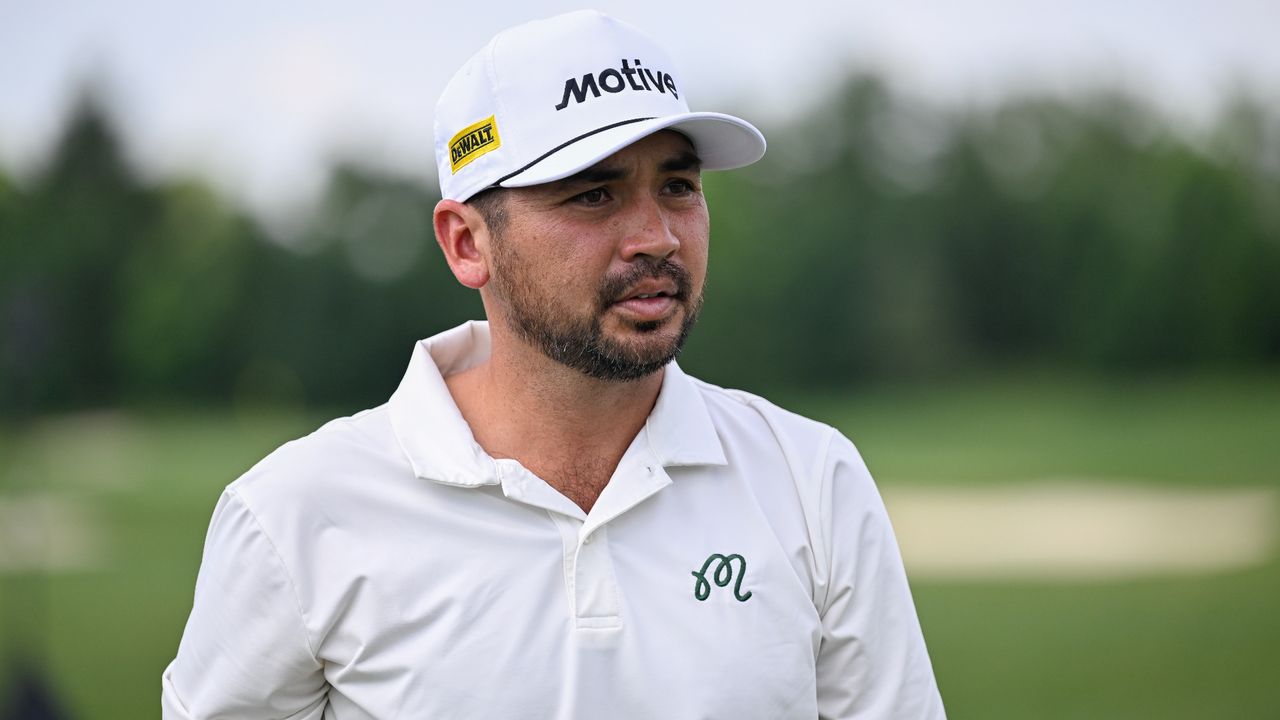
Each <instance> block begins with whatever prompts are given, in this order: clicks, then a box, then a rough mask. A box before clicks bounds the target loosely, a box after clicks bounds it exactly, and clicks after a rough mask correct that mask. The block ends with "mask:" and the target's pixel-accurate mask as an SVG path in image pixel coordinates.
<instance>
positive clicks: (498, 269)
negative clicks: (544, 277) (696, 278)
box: [490, 240, 702, 382]
mask: <svg viewBox="0 0 1280 720" xmlns="http://www.w3.org/2000/svg"><path fill="white" fill-rule="evenodd" d="M505 245H506V243H505V242H502V241H501V240H498V241H497V242H496V243H495V254H494V261H495V267H494V272H493V274H492V276H491V278H490V282H491V284H492V286H493V290H494V294H495V296H496V297H497V299H498V301H499V303H500V304H501V305H502V307H503V309H504V311H505V313H506V316H507V320H508V321H509V324H510V326H511V328H512V329H514V330H515V332H516V334H517V335H518V336H519V337H520V338H521V339H522V340H524V341H525V342H527V343H529V344H530V345H533V346H534V347H536V348H538V349H539V350H540V351H541V352H542V354H544V355H546V356H547V357H549V358H551V359H552V360H555V361H556V362H558V363H560V364H562V365H566V366H568V367H571V368H573V369H574V370H577V371H579V372H581V373H583V374H585V375H587V376H589V377H593V378H596V379H599V380H608V381H614V382H623V381H628V380H638V379H640V378H643V377H646V376H649V375H652V374H653V373H655V372H657V371H658V370H660V369H662V368H663V367H664V366H666V365H667V363H669V362H671V361H672V360H674V359H675V358H676V356H678V355H679V354H680V350H681V349H683V347H684V342H685V340H686V339H687V338H688V337H689V332H690V331H691V330H692V329H693V325H694V323H696V322H697V320H698V313H699V312H700V311H701V309H702V294H701V293H699V294H698V295H697V296H696V297H691V294H692V292H693V290H692V286H693V283H692V280H691V278H690V277H689V272H688V271H687V270H685V269H684V267H683V266H681V265H679V264H677V263H674V262H672V261H671V260H669V259H666V258H663V259H661V260H655V259H652V258H647V257H644V258H641V259H640V260H637V261H636V263H635V264H634V265H632V266H631V267H630V268H628V269H627V270H625V271H623V272H620V273H617V274H615V275H612V276H609V277H606V278H605V279H604V281H603V282H602V283H601V285H600V287H599V289H598V290H597V293H596V308H595V311H594V312H592V313H591V314H590V315H589V316H583V317H574V316H572V315H570V314H569V313H566V312H565V309H564V308H562V307H556V306H555V305H554V302H553V300H554V296H549V295H545V294H542V293H539V292H538V289H537V287H536V285H535V282H536V278H531V277H529V276H528V275H527V274H522V273H521V272H519V270H516V269H517V268H523V267H527V265H525V264H524V263H522V262H521V261H520V259H519V258H518V257H516V256H514V254H513V253H512V252H511V250H510V248H508V247H504V246H505ZM648 278H666V279H669V280H671V281H672V282H674V283H675V286H676V293H675V295H674V296H672V297H673V299H674V300H675V301H676V303H677V305H678V306H679V307H681V308H683V309H684V317H683V318H682V319H681V321H680V329H679V331H678V332H677V333H676V335H675V337H670V336H669V335H664V334H663V332H662V330H663V327H664V326H666V325H668V324H669V323H670V321H669V320H658V321H653V322H627V321H624V322H626V325H627V326H628V327H629V328H630V329H631V330H633V331H634V332H635V333H636V334H637V335H638V336H639V337H637V338H633V339H632V340H630V341H624V340H620V339H616V338H613V337H610V336H609V335H607V334H606V333H605V331H604V327H603V322H604V316H605V313H606V312H607V311H608V310H609V307H610V306H611V305H613V303H615V302H617V301H618V300H620V299H622V297H623V295H624V294H625V293H626V292H627V291H628V290H629V289H630V288H632V287H633V286H635V284H636V283H638V282H640V281H641V280H644V279H648Z"/></svg>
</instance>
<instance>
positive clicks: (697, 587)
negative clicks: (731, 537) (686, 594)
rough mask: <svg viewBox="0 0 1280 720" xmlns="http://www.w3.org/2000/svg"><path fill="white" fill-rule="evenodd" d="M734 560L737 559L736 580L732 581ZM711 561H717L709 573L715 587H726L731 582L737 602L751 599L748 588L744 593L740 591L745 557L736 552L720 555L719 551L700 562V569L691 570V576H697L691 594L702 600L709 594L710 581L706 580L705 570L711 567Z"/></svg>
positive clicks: (745, 569)
mask: <svg viewBox="0 0 1280 720" xmlns="http://www.w3.org/2000/svg"><path fill="white" fill-rule="evenodd" d="M735 560H736V561H738V568H737V569H738V572H737V580H736V581H734V572H733V570H734V566H733V562H734V561H735ZM712 563H719V564H718V565H716V568H715V570H713V571H712V573H711V582H714V583H715V584H716V587H728V586H729V583H730V582H733V597H734V598H736V599H737V601H738V602H746V601H747V600H749V599H751V591H750V590H748V591H747V592H746V594H743V592H742V578H743V576H744V575H746V574H747V560H746V558H744V557H742V556H741V555H737V554H734V555H721V554H720V553H715V554H714V555H712V556H711V557H708V558H707V561H706V562H704V563H702V569H701V570H695V571H693V576H694V577H695V578H697V579H696V580H694V583H693V596H694V597H695V598H697V599H698V600H699V601H702V600H706V599H707V598H708V597H710V596H711V582H707V570H709V569H710V568H711V564H712Z"/></svg>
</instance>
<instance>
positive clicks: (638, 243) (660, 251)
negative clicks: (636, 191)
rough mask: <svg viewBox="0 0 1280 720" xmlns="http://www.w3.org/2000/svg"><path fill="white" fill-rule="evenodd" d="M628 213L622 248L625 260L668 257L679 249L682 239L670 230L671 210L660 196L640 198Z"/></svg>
mask: <svg viewBox="0 0 1280 720" xmlns="http://www.w3.org/2000/svg"><path fill="white" fill-rule="evenodd" d="M629 215H630V217H629V218H628V222H627V228H626V237H625V238H624V239H623V242H622V247H621V255H622V259H623V260H627V261H631V260H634V259H635V258H636V256H638V255H648V256H650V257H654V258H666V257H670V256H671V255H672V254H673V253H675V251H676V250H679V249H680V238H678V237H676V235H675V233H673V232H672V231H671V227H672V224H671V218H670V216H669V214H668V211H667V210H665V209H664V208H663V207H662V204H661V203H660V202H658V200H657V199H655V198H652V197H647V198H645V199H643V200H638V201H637V202H636V203H635V205H634V206H633V207H632V209H631V212H630V213H629Z"/></svg>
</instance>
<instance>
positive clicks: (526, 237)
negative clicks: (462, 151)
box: [487, 131, 710, 380]
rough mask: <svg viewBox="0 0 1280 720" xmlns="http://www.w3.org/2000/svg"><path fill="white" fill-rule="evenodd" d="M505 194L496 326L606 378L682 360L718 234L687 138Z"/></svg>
mask: <svg viewBox="0 0 1280 720" xmlns="http://www.w3.org/2000/svg"><path fill="white" fill-rule="evenodd" d="M504 194H505V197H504V198H503V200H504V202H505V208H504V210H505V212H506V216H507V219H506V222H505V223H503V224H502V227H501V230H500V233H499V234H498V235H496V236H494V237H493V238H492V243H491V247H492V253H491V278H490V282H489V285H488V286H487V288H488V293H489V295H490V297H491V298H492V300H493V303H492V305H493V310H494V311H497V312H496V313H495V312H493V311H491V312H490V319H491V320H493V321H497V322H502V323H504V324H505V325H506V326H507V327H508V328H509V329H511V330H512V331H513V332H514V333H515V334H516V335H517V336H518V337H520V338H521V339H523V340H524V341H525V342H528V343H529V344H531V345H533V346H535V347H537V348H539V349H540V350H541V351H542V352H543V353H544V354H546V355H547V356H548V357H550V358H552V359H554V360H556V361H558V362H561V363H563V364H565V365H568V366H569V367H572V368H574V369H576V370H579V371H581V372H583V373H586V374H587V375H590V376H592V377H595V378H600V379H605V380H634V379H637V378H640V377H644V376H646V375H649V374H651V373H653V372H656V371H657V370H659V369H660V368H662V366H664V365H666V364H667V363H668V362H670V361H671V360H672V359H673V358H674V357H675V356H676V355H677V354H678V353H679V352H680V348H681V346H682V345H683V343H684V340H685V337H686V336H687V335H688V333H689V330H690V329H691V328H692V327H693V324H694V321H695V320H696V319H697V315H698V310H699V309H700V308H701V305H702V290H703V283H704V280H705V277H706V267H707V242H708V239H709V235H710V223H709V219H708V215H707V206H706V202H705V201H704V199H703V196H702V181H701V175H700V173H699V163H698V159H697V157H696V156H695V155H694V154H693V147H692V145H690V144H689V141H688V140H687V139H686V138H685V137H684V136H683V135H680V134H678V133H675V132H670V131H664V132H659V133H656V134H654V135H651V136H649V137H647V138H644V139H642V140H640V141H638V142H636V143H635V144H633V145H630V146H628V147H626V148H624V149H623V150H620V151H619V152H617V153H615V154H613V155H611V156H609V157H608V158H606V159H605V160H603V161H601V162H600V163H598V164H596V165H594V166H592V167H590V168H588V169H587V170H584V171H582V172H580V173H578V174H577V175H574V176H572V177H569V178H566V179H564V180H561V181H558V182H553V183H548V184H545V185H538V186H534V187H529V188H512V189H509V190H506V191H504ZM495 315H496V317H495Z"/></svg>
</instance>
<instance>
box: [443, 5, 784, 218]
mask: <svg viewBox="0 0 1280 720" xmlns="http://www.w3.org/2000/svg"><path fill="white" fill-rule="evenodd" d="M664 128H671V129H673V130H678V131H680V132H681V133H683V134H684V135H686V136H687V137H688V138H689V140H690V142H692V143H693V146H694V150H695V152H697V154H698V157H699V158H700V159H701V160H702V167H703V169H704V170H728V169H731V168H736V167H742V166H744V165H750V164H751V163H753V162H755V161H756V160H759V159H760V158H761V157H762V156H763V155H764V149H765V141H764V136H763V135H761V134H760V131H759V130H757V129H756V128H755V127H754V126H752V125H751V123H748V122H747V121H745V120H741V119H739V118H736V117H733V116H731V115H724V114H722V113H712V112H689V103H688V100H687V99H686V97H685V93H684V85H683V84H682V83H681V76H680V75H679V74H678V73H677V72H676V69H675V66H674V64H672V62H671V59H670V58H669V57H667V54H666V53H665V52H663V51H662V48H660V47H658V45H657V44H655V43H654V42H653V41H652V40H650V39H649V38H648V37H646V36H645V35H644V34H642V33H641V32H640V31H639V30H637V29H635V28H633V27H631V26H630V25H627V24H626V23H623V22H620V21H618V20H615V19H614V18H611V17H609V16H607V15H604V14H602V13H599V12H596V11H594V10H580V11H578V12H571V13H567V14H564V15H557V16H556V17H553V18H549V19H546V20H538V21H535V22H530V23H525V24H524V25H518V26H516V27H513V28H510V29H508V30H504V31H503V32H500V33H498V34H497V35H496V36H494V38H493V39H492V40H490V41H489V44H488V45H486V46H485V47H484V48H483V49H481V50H480V52H478V53H476V54H475V55H474V56H472V58H471V59H470V60H468V61H467V63H466V64H465V65H463V66H462V69H460V70H458V72H457V74H456V75H454V76H453V79H452V80H450V81H449V84H448V86H446V87H445V89H444V92H443V93H442V94H441V95H440V100H439V102H437V103H436V120H435V143H436V166H437V169H438V171H439V173H440V194H441V196H442V197H445V198H451V199H454V200H459V201H465V200H466V199H467V198H470V197H471V196H472V195H475V194H476V193H478V192H480V191H481V190H485V189H487V188H490V187H495V186H500V187H525V186H528V185H538V184H541V183H546V182H552V181H554V180H560V179H561V178H566V177H568V176H570V175H573V174H574V173H577V172H579V171H580V170H584V169H586V168H588V167H590V166H592V165H594V164H596V163H597V162H599V161H601V160H603V159H604V158H606V157H608V156H609V155H612V154H613V153H615V152H617V151H618V150H621V149H622V148H624V147H626V146H627V145H630V144H631V143H633V142H635V141H637V140H639V139H640V138H643V137H645V136H646V135H650V134H652V133H655V132H657V131H658V130H662V129H664Z"/></svg>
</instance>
